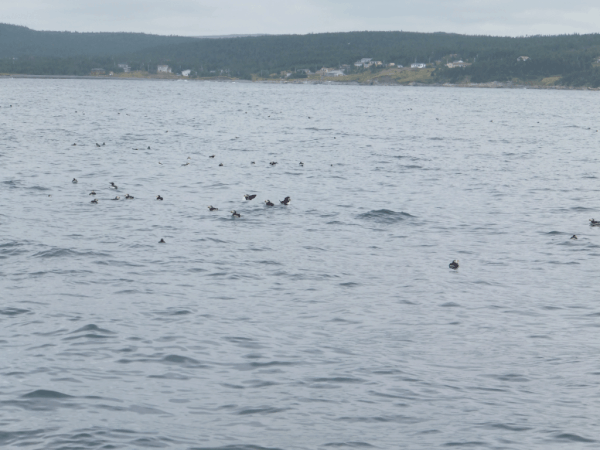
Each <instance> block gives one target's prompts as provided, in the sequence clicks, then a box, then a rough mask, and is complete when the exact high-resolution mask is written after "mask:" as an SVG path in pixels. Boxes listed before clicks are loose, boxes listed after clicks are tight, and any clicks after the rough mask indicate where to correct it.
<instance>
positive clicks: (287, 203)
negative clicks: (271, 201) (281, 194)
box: [279, 197, 292, 206]
mask: <svg viewBox="0 0 600 450" xmlns="http://www.w3.org/2000/svg"><path fill="white" fill-rule="evenodd" d="M291 201H292V199H291V198H289V197H286V198H284V199H283V200H279V203H281V204H282V205H285V206H287V205H289V204H290V202H291Z"/></svg>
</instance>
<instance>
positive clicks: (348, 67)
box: [340, 64, 352, 73]
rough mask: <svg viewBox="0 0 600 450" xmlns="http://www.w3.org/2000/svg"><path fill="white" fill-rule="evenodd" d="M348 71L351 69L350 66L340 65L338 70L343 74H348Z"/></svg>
mask: <svg viewBox="0 0 600 450" xmlns="http://www.w3.org/2000/svg"><path fill="white" fill-rule="evenodd" d="M350 69H352V67H350V64H342V65H341V66H340V70H342V71H344V73H346V72H349V71H350Z"/></svg>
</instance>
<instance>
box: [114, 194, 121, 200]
mask: <svg viewBox="0 0 600 450" xmlns="http://www.w3.org/2000/svg"><path fill="white" fill-rule="evenodd" d="M113 200H121V197H119V196H118V195H117V196H116V197H115V198H113Z"/></svg>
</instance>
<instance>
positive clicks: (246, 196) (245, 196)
mask: <svg viewBox="0 0 600 450" xmlns="http://www.w3.org/2000/svg"><path fill="white" fill-rule="evenodd" d="M244 198H245V199H246V200H248V201H249V200H252V199H254V198H256V194H253V195H248V194H244Z"/></svg>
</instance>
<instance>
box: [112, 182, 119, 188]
mask: <svg viewBox="0 0 600 450" xmlns="http://www.w3.org/2000/svg"><path fill="white" fill-rule="evenodd" d="M110 188H111V189H118V186H117V185H116V184H115V183H114V181H111V182H110Z"/></svg>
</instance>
